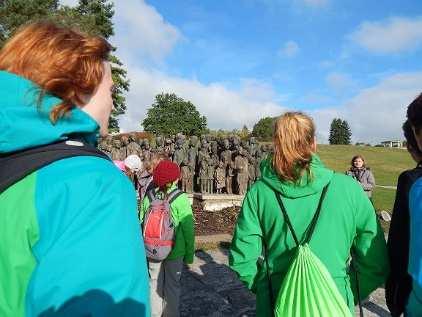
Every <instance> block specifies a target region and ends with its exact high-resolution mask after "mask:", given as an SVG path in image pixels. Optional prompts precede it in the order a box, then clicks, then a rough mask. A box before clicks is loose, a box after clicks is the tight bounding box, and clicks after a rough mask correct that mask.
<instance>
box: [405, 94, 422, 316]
mask: <svg viewBox="0 0 422 317" xmlns="http://www.w3.org/2000/svg"><path fill="white" fill-rule="evenodd" d="M407 119H408V120H409V122H410V124H411V126H412V131H413V135H414V136H415V140H416V143H417V145H418V148H419V150H422V94H420V95H419V96H418V97H417V98H416V99H415V100H414V101H412V102H411V103H410V105H409V106H408V108H407ZM421 202H422V178H421V177H419V178H418V179H417V180H415V182H414V183H413V185H412V186H411V188H410V192H409V219H410V220H409V228H410V230H409V265H408V268H407V270H408V273H409V275H410V276H411V277H412V290H411V292H410V294H409V299H408V300H407V303H406V309H405V316H406V317H413V316H422V234H421V228H422V203H421Z"/></svg>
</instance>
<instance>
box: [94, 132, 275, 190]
mask: <svg viewBox="0 0 422 317" xmlns="http://www.w3.org/2000/svg"><path fill="white" fill-rule="evenodd" d="M99 148H100V149H101V150H103V151H104V152H105V153H107V154H108V155H109V156H110V157H111V158H112V159H113V160H122V161H123V160H124V159H125V158H126V157H127V156H128V155H131V154H136V155H138V156H139V157H140V158H141V160H142V161H144V162H147V161H149V160H151V157H152V154H154V153H161V154H165V155H166V156H167V157H168V158H169V159H171V160H173V161H174V162H175V163H177V164H178V165H179V166H180V170H181V180H180V183H179V186H180V188H181V189H182V190H184V191H186V192H188V193H193V192H198V193H202V194H239V195H244V194H245V193H246V191H247V189H248V188H249V187H250V186H251V185H252V184H253V183H254V182H255V181H256V180H257V179H259V176H260V175H259V173H260V171H259V165H260V163H261V161H262V160H263V159H264V158H265V157H267V155H269V154H270V153H271V152H272V147H271V145H260V144H259V143H258V142H257V140H256V139H255V138H254V137H251V138H250V139H249V140H241V139H240V138H239V137H238V136H235V135H233V136H230V137H228V138H216V137H214V136H210V135H202V136H200V137H197V136H191V137H186V136H184V135H182V134H177V135H175V136H167V137H162V136H156V137H154V136H149V137H148V138H147V137H145V136H141V137H140V136H138V134H136V133H135V134H130V133H129V134H124V135H109V136H107V137H104V138H102V139H101V140H100V143H99Z"/></svg>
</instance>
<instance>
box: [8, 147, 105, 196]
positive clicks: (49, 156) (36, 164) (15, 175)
mask: <svg viewBox="0 0 422 317" xmlns="http://www.w3.org/2000/svg"><path fill="white" fill-rule="evenodd" d="M74 156H96V157H100V158H103V159H106V160H110V158H109V157H108V156H107V155H106V154H105V153H104V152H102V151H100V150H98V149H97V148H95V147H93V146H91V145H89V144H86V143H84V142H83V141H81V140H65V141H60V142H56V143H51V144H47V145H42V146H38V147H34V148H30V149H25V150H21V151H17V152H13V153H7V154H0V194H1V193H2V192H4V191H5V190H6V189H7V188H9V187H10V186H12V185H13V184H15V183H17V182H18V181H20V180H21V179H23V178H25V177H26V176H28V175H29V174H31V173H32V172H35V171H36V170H38V169H40V168H42V167H44V166H47V165H49V164H51V163H53V162H55V161H59V160H61V159H65V158H69V157H74Z"/></svg>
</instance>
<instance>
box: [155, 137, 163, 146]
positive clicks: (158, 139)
mask: <svg viewBox="0 0 422 317" xmlns="http://www.w3.org/2000/svg"><path fill="white" fill-rule="evenodd" d="M155 144H156V145H157V147H162V146H163V144H164V140H163V137H162V136H160V135H157V136H156V137H155Z"/></svg>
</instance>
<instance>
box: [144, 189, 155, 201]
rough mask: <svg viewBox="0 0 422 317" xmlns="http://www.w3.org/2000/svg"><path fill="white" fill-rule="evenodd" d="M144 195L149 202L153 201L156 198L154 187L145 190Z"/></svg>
mask: <svg viewBox="0 0 422 317" xmlns="http://www.w3.org/2000/svg"><path fill="white" fill-rule="evenodd" d="M146 195H147V197H148V200H149V202H150V203H151V202H153V201H154V200H155V199H156V196H155V188H152V189H150V190H149V191H147V193H146Z"/></svg>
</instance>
